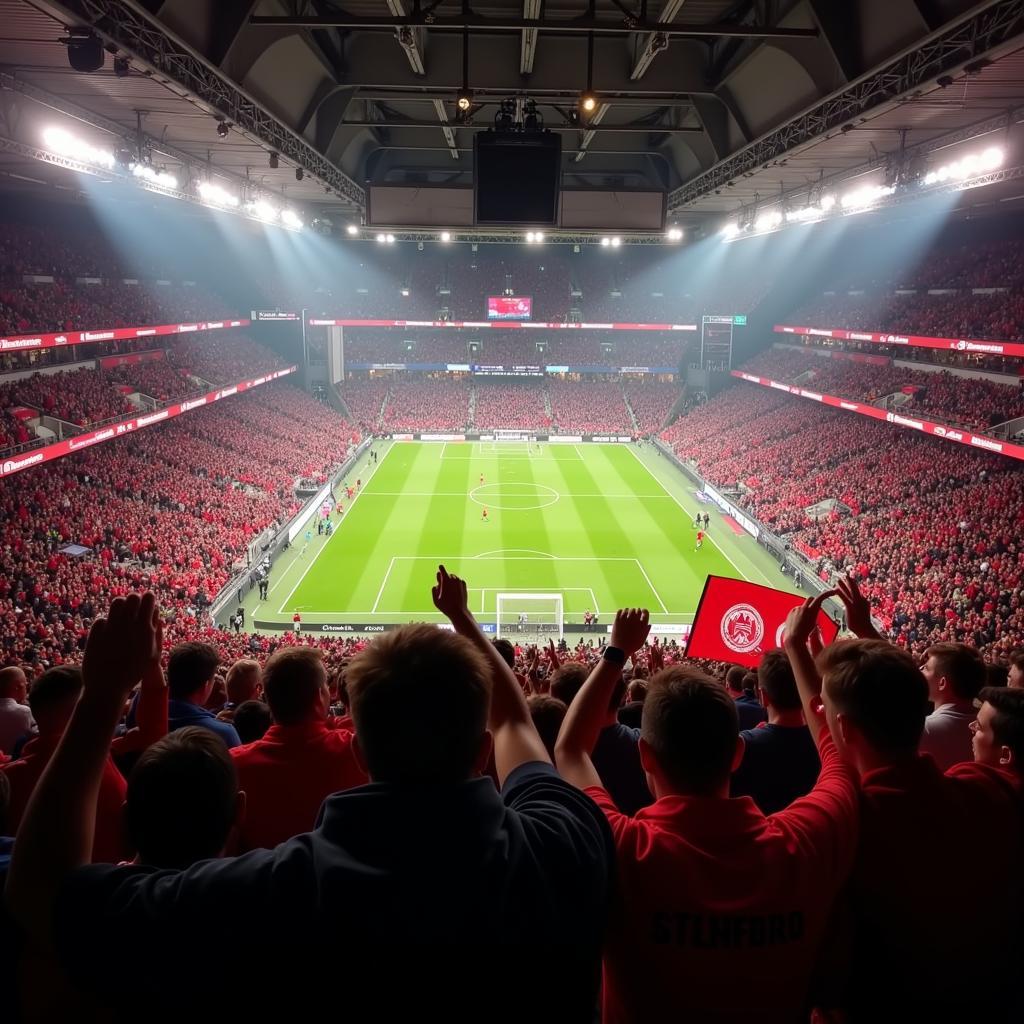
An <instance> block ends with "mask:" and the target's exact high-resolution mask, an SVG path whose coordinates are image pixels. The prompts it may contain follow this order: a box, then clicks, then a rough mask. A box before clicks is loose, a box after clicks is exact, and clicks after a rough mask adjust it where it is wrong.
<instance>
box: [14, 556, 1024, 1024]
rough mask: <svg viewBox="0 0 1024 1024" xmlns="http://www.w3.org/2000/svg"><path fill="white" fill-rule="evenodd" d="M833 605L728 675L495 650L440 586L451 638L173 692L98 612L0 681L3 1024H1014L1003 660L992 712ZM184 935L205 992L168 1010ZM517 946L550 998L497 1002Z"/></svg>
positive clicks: (210, 663) (294, 647)
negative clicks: (152, 1013) (325, 986)
mask: <svg viewBox="0 0 1024 1024" xmlns="http://www.w3.org/2000/svg"><path fill="white" fill-rule="evenodd" d="M472 582H473V581H469V583H470V584H472ZM130 589H131V590H135V588H130ZM835 595H836V597H837V598H838V599H839V600H841V602H842V604H843V605H844V608H845V613H846V621H847V624H848V627H849V631H850V633H851V634H853V636H854V637H855V638H856V639H851V640H843V641H839V642H836V643H834V644H832V645H830V646H829V647H823V644H822V639H821V635H820V632H819V630H818V628H817V622H818V614H819V609H820V605H821V600H820V599H818V600H808V601H806V602H802V603H800V604H798V605H797V606H796V607H794V608H793V610H792V611H791V612H790V614H789V616H788V617H787V619H786V622H785V641H784V646H783V647H782V648H773V649H770V650H768V651H766V652H764V653H763V654H761V655H759V656H758V655H755V656H752V660H748V659H746V658H745V659H744V661H745V666H740V665H732V666H730V665H727V664H722V663H716V662H704V663H701V662H697V661H694V660H687V659H686V658H685V657H683V656H682V655H681V652H680V650H679V648H677V647H676V646H675V645H674V644H669V645H664V646H663V645H660V644H658V643H657V642H653V643H649V642H648V640H649V633H650V623H649V617H648V613H647V611H645V610H641V609H624V610H621V611H619V612H618V613H617V614H616V615H615V618H614V622H613V624H612V628H611V633H610V636H609V638H608V642H607V645H605V644H604V643H603V642H602V644H600V645H591V644H583V643H581V644H579V645H577V646H576V648H575V649H573V648H570V647H569V646H568V645H566V644H564V643H562V644H560V645H558V646H557V647H556V645H555V644H554V643H552V644H551V645H550V646H549V647H548V648H547V649H546V650H544V651H540V650H537V649H536V648H524V647H520V646H519V645H514V644H512V643H511V642H509V641H508V640H499V641H491V640H489V639H488V638H487V637H486V636H485V635H484V633H483V632H482V630H481V628H480V626H479V625H478V624H477V622H476V621H475V619H474V617H473V614H472V612H471V611H470V610H469V605H468V601H467V582H466V581H463V580H461V579H460V578H459V577H457V576H451V575H449V574H448V573H447V571H446V570H445V568H444V567H443V566H440V567H439V568H438V572H437V583H436V586H435V587H434V588H433V591H432V598H433V602H434V605H435V606H436V608H437V609H438V610H439V611H440V612H441V613H442V614H443V615H444V616H445V618H446V619H447V621H448V624H449V625H450V627H451V629H450V630H445V629H438V628H437V627H436V626H433V625H422V624H421V625H412V626H407V627H404V628H402V629H400V630H396V631H394V632H392V633H390V634H388V635H386V636H383V637H378V638H376V639H375V640H374V641H373V642H372V643H363V642H353V641H348V640H346V641H334V642H332V643H330V644H329V645H328V647H329V649H328V650H327V651H326V652H325V651H321V650H314V649H311V648H310V647H309V646H307V645H305V644H302V643H301V642H300V643H296V642H294V641H293V640H286V641H283V642H281V643H277V642H275V643H274V646H275V650H274V651H273V653H271V654H270V655H269V657H266V658H265V659H263V660H254V659H252V658H251V657H248V656H244V657H243V658H242V659H240V660H236V658H235V655H234V654H232V653H228V652H227V651H226V650H225V649H224V648H223V647H222V646H220V645H212V644H208V643H206V642H202V641H195V640H193V641H191V642H185V643H176V644H174V645H173V646H172V647H171V649H170V651H169V654H168V656H167V658H166V660H165V659H164V658H163V648H164V643H163V641H165V640H166V631H167V630H168V628H169V626H172V625H173V624H168V623H167V622H166V611H167V609H166V608H163V607H161V606H160V605H159V604H158V603H157V600H156V598H155V596H154V595H153V594H152V593H146V594H142V595H140V594H139V593H138V592H130V593H128V594H126V595H124V596H121V597H118V598H117V599H115V600H113V601H112V602H110V601H107V602H104V604H103V606H102V608H101V609H98V610H101V611H102V612H103V613H105V618H103V619H100V620H98V621H97V622H96V623H95V624H94V625H93V626H92V628H91V630H89V631H87V632H86V631H83V636H82V641H83V642H82V648H83V652H82V659H81V661H82V664H81V668H78V667H77V666H60V667H56V668H50V669H48V670H47V671H46V672H44V673H43V674H42V675H41V676H39V677H38V678H37V679H35V680H34V681H33V684H32V686H31V688H29V687H28V685H27V680H26V679H25V676H24V674H23V673H22V672H21V670H20V669H19V668H17V667H10V668H7V669H3V670H2V671H0V752H2V754H3V757H4V758H5V759H6V758H7V757H8V756H10V755H13V759H11V760H10V761H8V762H7V763H5V764H2V765H0V836H5V837H6V838H3V839H0V843H2V844H3V845H2V846H0V856H2V857H3V858H4V859H3V862H0V873H3V874H5V875H6V876H7V878H6V879H5V880H6V887H5V894H4V898H5V907H6V911H7V914H6V915H4V916H3V917H0V938H2V939H3V942H4V949H5V953H6V958H5V961H4V964H3V966H4V968H5V970H6V972H7V975H8V977H9V978H12V980H13V977H14V976H15V973H16V971H17V972H19V976H20V972H21V971H26V972H28V973H26V974H25V977H30V978H34V979H37V978H45V979H46V981H47V983H46V984H41V983H37V984H20V985H16V984H10V985H9V986H8V987H6V988H5V991H6V993H7V1002H6V1004H5V1005H6V1006H7V1010H8V1015H9V1016H10V1018H11V1019H12V1020H18V1019H21V1017H22V1015H24V1017H25V1018H27V1019H35V1018H37V1017H44V1018H50V1017H52V1018H55V1019H56V1018H67V1017H69V1016H78V1017H80V1016H82V1015H83V1014H87V1013H88V1014H91V1015H99V1016H109V1015H113V1016H115V1017H117V1016H121V1015H124V1014H127V1013H132V1012H134V1010H135V1009H137V1007H138V1006H139V1005H141V1004H143V1003H151V1004H153V1005H154V1006H156V1007H158V1010H157V1016H160V1017H164V1016H166V1017H168V1018H176V1017H180V1015H181V1013H182V1012H185V1011H187V1009H188V1008H189V1007H194V1006H195V1005H197V1001H198V1002H200V1003H201V1005H202V1006H203V1008H204V1011H205V1012H210V1011H215V1012H216V1013H217V1014H218V1015H219V1014H220V1013H221V1012H236V1013H242V1014H246V1015H253V1014H257V1015H258V1014H259V1013H262V1012H265V1011H266V1010H268V1009H273V1010H274V1011H275V1012H277V1010H278V1008H280V1009H281V1011H283V1010H284V1008H285V1007H289V1008H291V1010H292V1012H297V1013H301V1014H303V1015H305V1014H309V1013H314V1012H317V1008H322V1006H323V1003H322V999H323V993H322V991H317V992H315V993H313V992H310V991H309V985H308V984H304V983H303V979H306V980H308V978H309V977H310V976H311V975H312V976H314V977H325V976H327V972H329V971H330V970H332V969H333V968H334V967H336V965H337V963H339V962H342V963H344V964H345V965H346V974H347V980H346V984H345V1004H346V1013H347V1015H348V1016H350V1017H351V1018H352V1019H355V1020H370V1019H399V1018H401V1019H407V1018H409V1017H410V1016H411V1015H413V1014H417V1013H422V1012H423V1011H424V1008H425V1006H426V1005H427V1004H428V1003H429V1004H430V1005H434V1006H437V1007H439V1008H440V1007H442V1006H443V1009H444V1015H445V1017H446V1019H449V1020H455V1021H468V1020H470V1019H478V1018H479V1013H480V1006H481V1005H482V1004H481V999H482V998H485V997H486V996H487V995H488V994H489V995H490V996H491V997H492V1004H491V1006H490V1007H489V1010H488V1016H489V1018H491V1019H493V1020H496V1021H501V1022H503V1024H513V1022H519V1021H522V1020H524V1019H527V1018H528V1019H531V1020H537V1021H541V1022H544V1024H556V1022H557V1024H561V1022H564V1021H571V1020H579V1021H584V1020H591V1019H594V1017H595V1015H596V1013H597V1011H598V1007H600V1009H601V1014H602V1018H603V1019H604V1020H605V1021H608V1022H619V1021H622V1022H625V1021H645V1022H646V1021H651V1022H653V1021H659V1020H666V1019H672V1020H686V1019H691V1018H692V1019H698V1020H715V1021H719V1022H735V1024H740V1022H742V1021H748V1020H752V1019H759V1020H765V1021H779V1022H782V1021H794V1022H795V1021H806V1020H811V1019H842V1020H846V1021H850V1022H852V1024H859V1022H866V1021H877V1020H880V1019H881V1020H909V1019H923V1020H928V1021H930V1022H933V1024H947V1022H952V1021H955V1020H960V1019H963V1018H964V1016H965V1015H969V1016H971V1017H972V1018H974V1019H979V1020H1013V1019H1016V1018H1017V1017H1018V1016H1019V1013H1020V1010H1021V989H1020V958H1019V942H1020V931H1019V930H1020V912H1021V905H1022V899H1024V882H1022V881H1021V878H1020V872H1019V870H1018V868H1019V863H1020V860H1021V857H1022V856H1024V823H1022V822H1024V819H1022V816H1021V800H1022V796H1024V774H1022V769H1021V765H1022V763H1024V760H1022V759H1024V689H1022V687H1024V655H1022V654H1021V653H1020V652H1018V653H1017V654H1016V655H1014V656H1013V659H1012V661H1011V664H1010V666H1009V671H1008V672H1007V674H1006V676H1005V679H1004V680H1003V684H1004V685H988V684H989V683H990V679H989V676H990V671H989V667H988V666H986V664H985V663H984V662H983V661H982V659H981V658H980V657H979V655H978V654H977V652H976V651H974V650H972V649H971V648H970V647H966V646H964V645H960V644H939V645H935V646H931V647H929V648H928V650H927V651H926V652H924V658H923V660H922V661H920V662H918V661H915V660H914V659H912V658H911V657H909V656H908V655H907V654H906V652H904V651H902V650H900V649H899V648H898V647H896V646H894V645H892V644H891V643H889V642H887V641H886V640H884V639H882V638H881V637H880V636H879V634H878V633H877V631H876V630H875V628H874V626H873V624H872V620H871V610H872V609H871V606H870V603H869V601H868V600H867V599H866V598H865V597H864V596H863V594H862V593H861V592H860V590H859V589H858V587H857V585H856V583H855V582H853V581H851V580H849V579H844V580H842V581H841V582H840V583H839V585H838V587H837V589H836V591H835ZM325 653H326V658H325V657H324V655H325ZM229 664H230V668H228V667H227V666H228V665H229ZM225 669H227V671H226V672H225ZM1006 684H1008V685H1006ZM628 723H638V725H637V724H628ZM428 838H429V841H428ZM950 865H954V866H955V868H956V870H957V871H958V872H962V873H964V877H968V878H974V877H985V876H986V875H992V876H993V877H995V878H997V879H998V880H999V882H998V885H997V886H996V889H997V892H996V894H995V896H994V898H990V899H985V900H979V898H978V894H977V892H976V890H975V888H974V887H972V886H953V887H950V886H948V885H944V883H945V882H947V881H948V878H949V872H950ZM938 892H941V893H942V896H943V898H942V899H941V900H938V901H936V894H937V893H938ZM286 929H287V935H288V941H287V942H286V943H283V944H279V947H278V948H277V949H276V951H275V954H274V959H273V970H270V971H267V972H265V977H264V978H262V979H261V983H260V984H259V985H256V986H254V985H228V986H226V985H225V980H224V979H225V977H229V978H236V977H239V976H241V975H243V974H244V972H245V971H246V969H251V965H252V963H253V962H254V961H255V960H257V959H258V958H259V956H260V955H261V954H262V953H264V952H265V950H266V948H267V947H266V942H267V934H268V932H269V933H271V934H278V933H283V932H284V931H285V930H286ZM196 934H201V935H203V936H204V937H205V938H206V939H207V940H208V941H210V942H213V943H215V944H216V948H217V951H218V970H216V971H204V970H197V971H193V972H192V973H191V975H190V978H189V982H188V984H187V985H168V984H167V971H168V964H170V963H174V962H175V961H174V957H175V956H176V955H180V951H181V948H182V942H183V941H184V939H185V938H186V937H188V936H193V937H194V936H195V935H196ZM524 948H528V949H529V950H530V952H531V955H532V956H534V957H538V958H540V959H541V961H542V962H543V963H545V964H547V965H550V964H552V963H555V962H557V964H558V969H557V970H543V971H539V972H538V971H529V970H528V971H523V972H519V976H517V979H516V984H514V985H509V984H508V969H509V968H508V959H509V957H516V956H519V955H520V954H521V953H522V950H523V949H524ZM950 951H954V952H955V953H956V964H957V967H958V969H957V970H949V969H946V970H942V971H939V972H936V971H935V969H934V968H935V964H936V963H939V962H942V958H943V957H944V956H946V955H947V954H948V953H949V952H950ZM453 962H455V963H457V964H458V965H459V968H460V974H461V977H460V980H459V983H458V984H447V983H446V984H445V985H444V986H443V988H442V989H441V990H437V989H432V988H431V984H432V982H434V981H436V978H437V977H438V976H439V974H442V973H443V972H445V971H446V970H447V971H451V969H452V966H451V965H452V963H453ZM396 977H400V978H401V981H402V983H401V984H396V983H395V979H396ZM737 977H742V979H743V984H738V983H737ZM979 977H985V978H986V979H987V983H986V984H983V985H979V982H978V979H979ZM434 992H436V994H435V995H431V993H434ZM496 992H500V994H501V998H500V999H499V1000H497V1001H495V1000H493V995H494V993H496Z"/></svg>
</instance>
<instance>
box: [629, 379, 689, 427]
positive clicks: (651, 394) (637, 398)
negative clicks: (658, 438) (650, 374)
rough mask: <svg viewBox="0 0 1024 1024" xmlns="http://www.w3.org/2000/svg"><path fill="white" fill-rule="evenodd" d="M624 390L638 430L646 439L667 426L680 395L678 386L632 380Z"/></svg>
mask: <svg viewBox="0 0 1024 1024" xmlns="http://www.w3.org/2000/svg"><path fill="white" fill-rule="evenodd" d="M624 389H625V392H626V401H628V402H629V407H630V408H631V409H632V410H633V415H634V416H635V417H636V422H637V430H638V432H639V433H640V434H641V435H643V436H645V437H646V436H648V435H650V434H656V433H658V431H659V430H661V429H662V428H663V427H664V426H665V422H666V420H667V419H668V417H669V414H670V413H671V412H672V409H673V408H674V406H675V404H676V402H677V401H678V400H679V395H680V391H679V387H678V386H677V385H676V384H667V383H660V382H658V383H649V382H647V381H635V380H630V381H626V382H625V384H624Z"/></svg>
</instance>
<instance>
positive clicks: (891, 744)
mask: <svg viewBox="0 0 1024 1024" xmlns="http://www.w3.org/2000/svg"><path fill="white" fill-rule="evenodd" d="M818 671H819V672H821V676H822V680H823V682H824V691H825V695H826V696H827V697H828V699H829V700H830V701H831V702H832V703H833V704H834V705H835V708H836V710H837V711H839V712H840V713H842V714H844V715H846V716H847V717H848V718H849V719H850V721H851V722H853V723H854V724H855V725H856V726H857V728H858V729H859V730H860V731H861V732H862V733H863V734H864V738H865V739H866V740H867V741H868V743H870V744H871V746H872V747H874V748H875V750H877V751H878V752H879V753H881V754H884V755H886V756H893V755H906V754H911V753H913V752H914V751H915V750H916V749H917V746H918V744H919V743H920V742H921V734H922V732H924V720H925V716H926V715H927V713H928V684H927V683H926V682H925V679H924V676H923V675H921V671H920V669H919V668H918V667H917V665H916V664H915V662H914V659H913V658H912V657H911V656H910V655H909V654H907V652H906V651H903V650H900V648H898V647H893V645H892V644H889V643H886V642H885V641H884V640H840V641H839V642H837V643H834V644H832V645H831V646H829V647H826V648H825V650H824V651H822V653H821V654H820V655H819V656H818Z"/></svg>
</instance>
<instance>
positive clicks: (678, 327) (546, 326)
mask: <svg viewBox="0 0 1024 1024" xmlns="http://www.w3.org/2000/svg"><path fill="white" fill-rule="evenodd" d="M309 326H310V327H429V328H446V327H447V328H453V327H455V328H461V327H471V328H474V329H476V328H481V327H482V328H487V327H496V328H498V329H499V330H502V331H508V330H554V331H695V330H697V325H696V324H605V323H601V324H576V323H572V324H567V323H547V322H544V321H538V322H533V323H517V322H516V321H514V320H513V321H509V322H507V323H506V322H491V321H490V320H319V319H316V318H313V319H311V320H310V321H309Z"/></svg>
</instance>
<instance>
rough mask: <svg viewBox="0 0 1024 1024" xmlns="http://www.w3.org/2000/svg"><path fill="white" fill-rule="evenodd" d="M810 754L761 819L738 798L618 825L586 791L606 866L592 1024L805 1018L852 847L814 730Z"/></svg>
mask: <svg viewBox="0 0 1024 1024" xmlns="http://www.w3.org/2000/svg"><path fill="white" fill-rule="evenodd" d="M818 749H819V753H820V754H821V774H820V776H819V777H818V782H817V784H816V785H815V787H814V789H813V790H812V791H811V792H810V793H808V794H807V796H805V797H801V798H800V799H799V800H796V801H794V802H793V803H792V804H790V806H789V807H787V808H786V809H785V810H783V811H780V812H779V813H778V814H772V815H769V816H767V817H766V816H765V815H764V814H762V813H761V812H760V811H759V810H758V809H757V806H756V805H755V803H754V801H753V800H752V799H750V797H738V798H735V799H728V798H721V797H697V796H667V797H662V798H661V799H660V800H658V801H656V802H655V803H654V804H653V805H651V806H650V807H645V808H643V809H642V810H641V811H639V812H638V813H637V815H636V817H634V818H630V817H628V816H627V815H624V814H621V813H620V812H619V811H618V810H617V808H616V807H615V804H614V803H613V802H612V799H611V797H610V796H609V795H608V793H607V792H606V791H605V790H604V789H600V788H592V789H588V790H587V795H588V796H590V797H591V798H592V799H593V800H595V801H596V802H597V804H598V806H600V807H601V809H602V810H603V811H604V812H605V815H606V817H607V818H608V822H609V824H610V825H611V828H612V832H613V834H614V836H615V848H616V851H617V862H618V863H617V870H618V879H619V886H618V895H617V897H616V899H615V901H614V902H613V906H612V924H611V927H610V928H609V930H608V938H607V944H606V946H605V956H604V1024H643V1022H647V1021H651V1022H664V1021H683V1020H715V1021H718V1022H726V1021H740V1020H756V1021H758V1022H759V1024H769V1022H771V1024H776V1022H787V1024H788V1022H791V1021H795V1020H798V1019H804V1020H805V1019H806V1013H805V1012H804V1011H805V1002H806V1000H807V994H808V987H809V984H810V978H811V974H812V970H813V967H814V964H815V960H816V957H817V953H818V947H819V944H820V941H821V938H822V936H823V934H824V932H825V928H826V923H827V920H828V917H829V912H830V909H831V907H832V904H833V901H834V900H835V898H836V895H837V893H838V892H839V891H840V889H841V887H842V885H843V883H844V882H845V881H846V878H847V876H848V874H849V871H850V867H851V864H852V862H853V857H854V853H855V850H856V844H857V819H858V807H857V789H856V785H855V782H854V778H853V775H852V773H851V771H850V769H849V768H848V767H847V766H846V765H844V764H843V762H842V761H841V759H840V757H839V754H838V752H837V751H836V748H835V745H834V744H833V742H832V738H831V736H830V735H829V733H828V731H827V729H822V732H821V736H820V737H819V739H818ZM801 1013H804V1016H803V1017H801Z"/></svg>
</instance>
